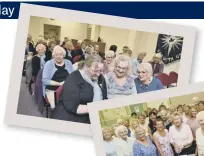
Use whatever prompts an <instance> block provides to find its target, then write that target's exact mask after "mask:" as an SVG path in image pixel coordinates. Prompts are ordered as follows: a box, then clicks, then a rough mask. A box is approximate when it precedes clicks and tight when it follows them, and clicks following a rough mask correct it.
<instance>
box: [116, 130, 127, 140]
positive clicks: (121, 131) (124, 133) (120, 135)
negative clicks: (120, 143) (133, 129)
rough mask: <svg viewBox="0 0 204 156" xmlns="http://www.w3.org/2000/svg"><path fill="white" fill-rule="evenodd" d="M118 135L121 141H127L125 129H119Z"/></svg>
mask: <svg viewBox="0 0 204 156" xmlns="http://www.w3.org/2000/svg"><path fill="white" fill-rule="evenodd" d="M118 135H119V137H120V138H121V139H127V137H128V134H127V130H126V129H125V128H123V129H120V131H119V133H118Z"/></svg>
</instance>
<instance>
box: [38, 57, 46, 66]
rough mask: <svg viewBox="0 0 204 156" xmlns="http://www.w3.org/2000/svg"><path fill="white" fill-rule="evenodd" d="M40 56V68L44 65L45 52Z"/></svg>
mask: <svg viewBox="0 0 204 156" xmlns="http://www.w3.org/2000/svg"><path fill="white" fill-rule="evenodd" d="M39 57H40V68H41V69H42V68H43V67H44V65H45V57H46V56H45V54H44V55H39Z"/></svg>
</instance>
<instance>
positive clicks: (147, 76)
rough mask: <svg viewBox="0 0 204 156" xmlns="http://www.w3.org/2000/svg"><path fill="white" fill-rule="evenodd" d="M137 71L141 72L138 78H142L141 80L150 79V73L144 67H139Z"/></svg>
mask: <svg viewBox="0 0 204 156" xmlns="http://www.w3.org/2000/svg"><path fill="white" fill-rule="evenodd" d="M137 73H138V74H139V75H138V78H139V79H140V81H141V82H145V81H147V80H149V74H148V72H147V71H146V70H145V69H144V68H141V69H138V70H137Z"/></svg>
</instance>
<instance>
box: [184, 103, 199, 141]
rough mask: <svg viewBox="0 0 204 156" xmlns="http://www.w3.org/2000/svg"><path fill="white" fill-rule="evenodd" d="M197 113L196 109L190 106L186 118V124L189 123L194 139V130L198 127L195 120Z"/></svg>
mask: <svg viewBox="0 0 204 156" xmlns="http://www.w3.org/2000/svg"><path fill="white" fill-rule="evenodd" d="M197 113H198V111H197V109H196V107H195V106H192V107H191V108H190V118H188V120H187V122H186V124H187V125H189V126H190V128H191V131H192V133H193V137H194V139H195V134H196V130H197V129H198V128H199V127H200V125H199V124H198V122H197V120H196V115H197Z"/></svg>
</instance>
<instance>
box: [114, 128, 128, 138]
mask: <svg viewBox="0 0 204 156" xmlns="http://www.w3.org/2000/svg"><path fill="white" fill-rule="evenodd" d="M122 130H125V131H126V133H127V135H128V129H127V128H126V127H125V126H123V125H120V126H118V127H116V129H115V135H116V136H117V137H118V138H120V135H119V133H120V131H122Z"/></svg>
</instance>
